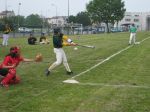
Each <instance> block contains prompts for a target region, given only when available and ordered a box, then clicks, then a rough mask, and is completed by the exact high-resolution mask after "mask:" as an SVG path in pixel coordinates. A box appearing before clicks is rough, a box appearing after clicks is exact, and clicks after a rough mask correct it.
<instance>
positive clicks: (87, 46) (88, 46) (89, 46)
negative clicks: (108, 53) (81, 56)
mask: <svg viewBox="0 0 150 112" xmlns="http://www.w3.org/2000/svg"><path fill="white" fill-rule="evenodd" d="M78 46H81V47H86V48H92V49H94V48H95V46H91V45H81V44H78Z"/></svg>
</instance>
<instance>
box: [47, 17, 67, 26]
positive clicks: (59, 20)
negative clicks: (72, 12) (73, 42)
mask: <svg viewBox="0 0 150 112" xmlns="http://www.w3.org/2000/svg"><path fill="white" fill-rule="evenodd" d="M47 21H48V23H49V24H51V25H53V26H60V27H62V26H64V25H66V24H67V16H57V17H52V18H47Z"/></svg>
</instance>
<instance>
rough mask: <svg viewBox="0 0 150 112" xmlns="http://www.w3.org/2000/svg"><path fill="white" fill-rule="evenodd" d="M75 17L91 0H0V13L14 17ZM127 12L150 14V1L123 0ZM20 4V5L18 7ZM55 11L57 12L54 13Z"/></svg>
mask: <svg viewBox="0 0 150 112" xmlns="http://www.w3.org/2000/svg"><path fill="white" fill-rule="evenodd" d="M68 1H69V15H76V14H77V13H78V12H81V11H85V10H86V4H87V3H89V1H91V0H0V12H1V11H4V10H5V9H6V7H7V10H13V11H14V12H15V14H16V15H18V12H19V15H23V16H28V15H30V14H39V15H42V16H45V17H52V16H56V15H57V16H67V15H68ZM123 1H124V2H125V8H126V9H127V11H128V12H150V0H123ZM19 3H21V5H19ZM18 10H19V11H18ZM56 10H57V11H56Z"/></svg>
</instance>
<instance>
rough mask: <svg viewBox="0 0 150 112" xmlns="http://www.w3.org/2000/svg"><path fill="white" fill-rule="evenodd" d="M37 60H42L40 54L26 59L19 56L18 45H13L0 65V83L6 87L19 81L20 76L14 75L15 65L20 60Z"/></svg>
mask: <svg viewBox="0 0 150 112" xmlns="http://www.w3.org/2000/svg"><path fill="white" fill-rule="evenodd" d="M22 61H24V62H34V61H36V62H39V61H42V55H41V54H40V55H39V54H38V55H37V56H36V57H35V59H27V58H24V57H23V56H21V51H20V48H19V47H18V46H13V47H11V48H10V52H9V54H7V55H6V56H5V58H4V60H3V62H2V64H1V65H0V70H1V72H0V75H1V76H2V78H1V80H0V84H1V86H3V87H6V88H8V87H9V85H11V84H18V83H19V82H20V77H19V76H18V75H16V67H17V66H18V65H19V63H20V62H22Z"/></svg>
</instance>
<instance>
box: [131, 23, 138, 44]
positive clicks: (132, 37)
mask: <svg viewBox="0 0 150 112" xmlns="http://www.w3.org/2000/svg"><path fill="white" fill-rule="evenodd" d="M129 30H130V39H129V45H131V44H132V43H133V44H135V40H136V32H137V28H136V27H135V25H134V24H132V26H131V27H130V29H129Z"/></svg>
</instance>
